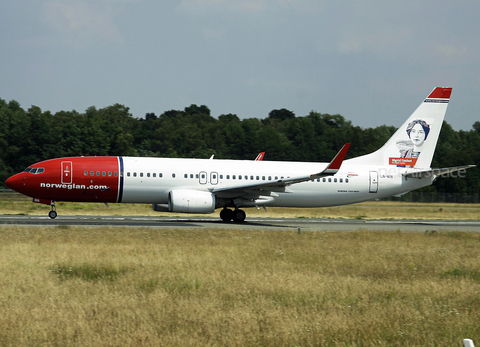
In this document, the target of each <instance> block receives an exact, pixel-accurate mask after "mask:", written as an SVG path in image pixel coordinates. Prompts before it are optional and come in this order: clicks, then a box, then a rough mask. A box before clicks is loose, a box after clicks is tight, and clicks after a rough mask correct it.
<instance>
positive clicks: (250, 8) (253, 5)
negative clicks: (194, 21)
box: [179, 0, 267, 14]
mask: <svg viewBox="0 0 480 347" xmlns="http://www.w3.org/2000/svg"><path fill="white" fill-rule="evenodd" d="M266 7H267V3H266V1H265V0H182V1H181V2H180V5H179V8H180V10H182V11H185V12H191V13H196V14H204V13H209V12H214V13H218V12H258V11H262V10H264V9H265V8H266Z"/></svg>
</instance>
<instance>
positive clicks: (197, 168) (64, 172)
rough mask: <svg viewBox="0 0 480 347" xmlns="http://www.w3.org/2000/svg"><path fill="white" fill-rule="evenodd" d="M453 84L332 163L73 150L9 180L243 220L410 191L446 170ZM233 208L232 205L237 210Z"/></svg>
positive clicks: (84, 198)
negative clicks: (272, 209) (444, 143)
mask: <svg viewBox="0 0 480 347" xmlns="http://www.w3.org/2000/svg"><path fill="white" fill-rule="evenodd" d="M451 91H452V89H451V88H442V87H438V88H435V89H434V90H433V92H432V93H430V94H429V95H428V97H427V98H426V99H425V100H423V102H422V103H421V104H420V106H419V107H418V108H417V109H416V110H415V112H413V114H412V115H411V116H410V117H409V118H408V119H407V120H406V121H405V123H404V124H403V125H402V126H401V127H400V128H398V130H397V131H396V132H395V134H394V135H393V136H392V137H391V138H390V139H389V140H388V141H387V143H385V145H384V146H383V147H381V148H380V149H379V150H377V151H376V152H373V153H371V154H367V155H363V156H360V157H357V158H353V159H348V160H344V158H345V155H346V153H347V151H348V148H349V146H350V144H346V145H344V146H343V148H342V149H341V150H340V151H339V152H338V154H337V155H336V156H335V158H333V160H332V161H331V162H330V163H315V162H313V163H312V162H309V163H305V162H281V161H262V160H222V159H213V156H212V157H211V158H210V159H179V158H175V159H172V158H139V157H121V156H118V157H111V156H110V157H70V158H59V159H51V160H46V161H42V162H39V163H36V164H33V165H31V166H29V167H28V168H27V169H25V170H24V171H23V172H21V173H18V174H16V175H14V176H12V177H10V178H8V179H7V181H6V184H7V186H8V187H10V188H11V189H13V190H15V191H17V192H20V193H22V194H25V195H28V196H30V197H32V198H33V201H34V202H38V203H43V204H47V205H50V206H51V211H50V213H49V216H50V218H55V217H56V216H57V212H56V207H55V201H79V202H103V203H110V202H111V203H145V204H147V203H148V204H152V207H153V209H154V210H155V211H165V212H175V213H213V212H214V211H215V209H218V208H221V209H222V210H221V212H220V218H221V219H222V220H223V221H225V222H229V221H232V220H233V221H234V222H237V223H239V222H243V221H244V220H245V217H246V214H245V212H244V211H243V210H242V209H241V208H245V207H257V208H258V207H259V206H262V207H264V208H266V206H278V207H323V206H335V205H344V204H352V203H357V202H361V201H368V200H373V199H379V198H385V197H389V196H392V195H401V194H405V193H407V192H409V191H411V190H414V189H418V188H421V187H425V186H428V185H430V184H432V183H433V181H435V179H436V178H437V177H438V176H439V175H442V174H447V173H450V172H454V171H458V170H463V169H467V168H470V167H473V166H475V165H466V166H457V167H449V168H442V169H432V168H430V165H431V162H432V157H433V154H434V151H435V147H436V144H437V140H438V136H439V133H440V129H441V126H442V122H443V118H444V116H445V112H446V110H447V106H448V102H449V99H450V94H451ZM257 159H258V158H257ZM232 208H233V210H232Z"/></svg>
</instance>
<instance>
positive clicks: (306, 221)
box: [0, 215, 480, 232]
mask: <svg viewBox="0 0 480 347" xmlns="http://www.w3.org/2000/svg"><path fill="white" fill-rule="evenodd" d="M0 224H11V225H38V226H59V225H69V226H122V227H156V228H231V229H250V230H272V231H275V230H293V231H300V232H302V231H305V232H307V231H310V232H312V231H357V230H372V231H379V230H386V231H402V232H427V231H428V232H433V231H464V232H480V221H476V220H463V221H458V220H455V221H453V220H362V219H316V218H247V220H246V222H245V223H242V224H235V223H223V222H222V221H221V220H220V219H219V218H218V217H183V218H178V217H168V218H165V217H133V216H125V217H120V216H58V217H57V218H56V219H50V218H48V217H47V216H12V215H1V216H0Z"/></svg>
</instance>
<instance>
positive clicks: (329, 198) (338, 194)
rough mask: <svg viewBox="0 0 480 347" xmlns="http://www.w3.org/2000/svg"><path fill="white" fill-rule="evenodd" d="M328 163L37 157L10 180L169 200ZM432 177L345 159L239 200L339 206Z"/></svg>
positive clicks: (136, 199) (63, 197) (51, 196)
mask: <svg viewBox="0 0 480 347" xmlns="http://www.w3.org/2000/svg"><path fill="white" fill-rule="evenodd" d="M326 165H327V163H305V162H275V161H248V160H245V161H238V160H221V159H220V160H219V159H178V158H175V159H173V158H144V157H71V158H59V159H52V160H46V161H43V162H39V163H36V164H35V165H32V166H30V167H29V169H30V171H29V172H25V171H24V172H22V173H19V174H17V175H15V176H13V177H12V178H11V179H10V180H9V186H11V187H12V188H13V189H15V190H16V191H18V192H20V193H22V194H25V195H28V196H31V197H33V198H36V199H42V200H52V201H79V202H107V203H148V204H168V202H169V193H170V192H171V191H172V190H173V189H182V190H195V191H203V192H207V193H208V192H211V191H212V190H214V189H216V188H222V187H235V186H242V185H245V184H254V183H267V182H275V181H278V180H283V179H284V178H290V177H296V176H300V175H302V174H304V173H305V172H311V173H314V172H318V171H321V170H322V169H323V168H324V167H326ZM39 169H42V170H39ZM27 171H28V169H27ZM39 171H41V172H39ZM432 179H433V178H432V177H423V178H415V179H414V178H410V179H406V178H405V177H404V176H403V175H402V170H399V169H392V168H391V167H372V166H371V165H365V166H363V165H358V164H355V165H349V160H345V161H344V162H343V164H342V167H341V169H340V171H338V172H337V173H336V174H335V175H333V176H329V177H323V178H317V179H313V180H310V181H307V182H302V183H297V184H295V185H292V186H290V187H289V188H288V189H286V190H285V191H279V192H273V194H274V196H275V198H274V199H268V198H267V199H263V200H258V199H256V203H253V204H251V205H249V204H248V202H247V201H245V202H244V203H243V204H242V203H239V204H238V205H241V206H246V207H249V206H259V205H267V206H281V207H323V206H334V205H343V204H350V203H356V202H361V201H367V200H373V199H379V198H383V197H388V196H391V195H395V194H400V193H403V192H407V191H410V190H413V189H417V188H420V187H423V186H427V185H430V184H431V183H432ZM22 186H23V187H25V189H22ZM217 195H218V198H217V199H216V204H215V208H219V207H224V206H231V205H232V204H231V203H229V202H228V201H227V200H229V199H230V197H229V196H228V193H224V194H221V193H217ZM253 195H255V196H258V195H261V193H258V192H256V193H253ZM271 195H272V192H265V196H271ZM232 198H233V197H232ZM211 212H213V211H211Z"/></svg>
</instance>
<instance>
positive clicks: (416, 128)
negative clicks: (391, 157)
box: [397, 119, 430, 167]
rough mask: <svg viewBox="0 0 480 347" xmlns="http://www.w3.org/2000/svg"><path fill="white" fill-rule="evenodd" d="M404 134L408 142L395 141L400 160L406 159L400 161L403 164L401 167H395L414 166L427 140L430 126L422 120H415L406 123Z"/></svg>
mask: <svg viewBox="0 0 480 347" xmlns="http://www.w3.org/2000/svg"><path fill="white" fill-rule="evenodd" d="M406 132H407V135H408V137H409V140H404V141H397V147H398V150H399V151H400V158H406V160H400V161H402V162H403V163H402V164H403V165H397V167H414V166H415V163H416V161H417V159H418V157H419V156H420V154H421V152H422V147H423V144H424V143H425V141H426V140H427V138H428V133H429V132H430V125H429V124H428V123H427V122H426V121H424V120H422V119H415V120H414V121H412V122H410V123H408V125H407V129H406ZM408 159H411V160H408ZM404 164H411V165H404Z"/></svg>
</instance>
